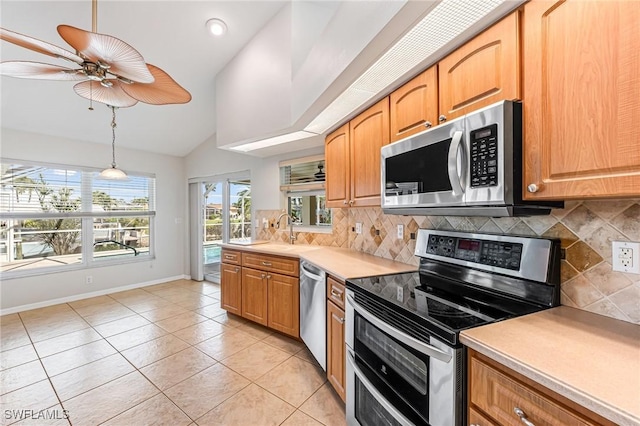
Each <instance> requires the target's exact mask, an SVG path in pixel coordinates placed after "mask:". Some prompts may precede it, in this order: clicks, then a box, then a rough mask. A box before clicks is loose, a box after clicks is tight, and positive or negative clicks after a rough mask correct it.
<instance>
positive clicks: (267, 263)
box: [262, 262, 271, 266]
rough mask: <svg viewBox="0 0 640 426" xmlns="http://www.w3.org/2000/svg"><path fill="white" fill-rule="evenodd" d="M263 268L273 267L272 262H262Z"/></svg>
mask: <svg viewBox="0 0 640 426" xmlns="http://www.w3.org/2000/svg"><path fill="white" fill-rule="evenodd" d="M262 266H271V262H262Z"/></svg>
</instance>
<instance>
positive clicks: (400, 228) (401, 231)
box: [398, 224, 404, 240]
mask: <svg viewBox="0 0 640 426" xmlns="http://www.w3.org/2000/svg"><path fill="white" fill-rule="evenodd" d="M403 238H404V225H402V224H400V225H398V239H399V240H401V239H403Z"/></svg>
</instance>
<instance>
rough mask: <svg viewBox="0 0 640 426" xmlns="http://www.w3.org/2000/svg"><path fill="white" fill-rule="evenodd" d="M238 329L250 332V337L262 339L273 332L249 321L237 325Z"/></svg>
mask: <svg viewBox="0 0 640 426" xmlns="http://www.w3.org/2000/svg"><path fill="white" fill-rule="evenodd" d="M238 330H240V331H244V332H245V333H247V334H250V335H251V336H252V337H254V338H256V339H258V340H262V339H264V338H265V337H267V336H271V335H272V334H273V333H274V332H273V331H271V330H269V329H268V328H267V327H263V326H261V325H260V324H256V323H254V322H251V321H247V322H246V323H244V324H242V325H241V326H238Z"/></svg>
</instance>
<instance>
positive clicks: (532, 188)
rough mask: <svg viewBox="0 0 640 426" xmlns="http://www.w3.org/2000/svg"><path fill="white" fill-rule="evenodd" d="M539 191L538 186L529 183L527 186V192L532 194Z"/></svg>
mask: <svg viewBox="0 0 640 426" xmlns="http://www.w3.org/2000/svg"><path fill="white" fill-rule="evenodd" d="M539 190H540V187H539V186H538V185H536V184H535V183H530V184H529V185H528V186H527V191H529V192H531V193H534V192H538V191H539Z"/></svg>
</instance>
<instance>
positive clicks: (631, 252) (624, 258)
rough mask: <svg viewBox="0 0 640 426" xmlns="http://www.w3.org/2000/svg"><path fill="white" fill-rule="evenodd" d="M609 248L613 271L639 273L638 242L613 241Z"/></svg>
mask: <svg viewBox="0 0 640 426" xmlns="http://www.w3.org/2000/svg"><path fill="white" fill-rule="evenodd" d="M611 248H612V250H611V252H612V257H613V259H612V260H611V264H612V266H613V270H614V271H618V272H626V273H631V274H640V243H634V242H630V241H613V242H612V247H611Z"/></svg>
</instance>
